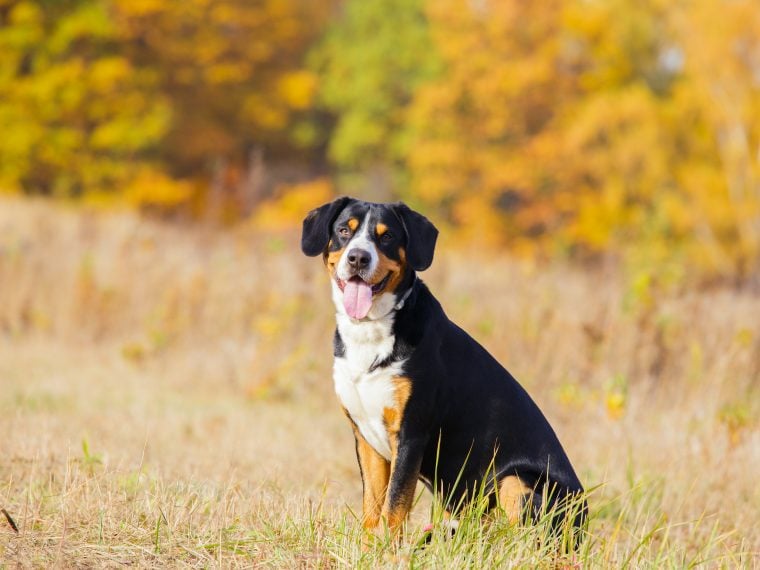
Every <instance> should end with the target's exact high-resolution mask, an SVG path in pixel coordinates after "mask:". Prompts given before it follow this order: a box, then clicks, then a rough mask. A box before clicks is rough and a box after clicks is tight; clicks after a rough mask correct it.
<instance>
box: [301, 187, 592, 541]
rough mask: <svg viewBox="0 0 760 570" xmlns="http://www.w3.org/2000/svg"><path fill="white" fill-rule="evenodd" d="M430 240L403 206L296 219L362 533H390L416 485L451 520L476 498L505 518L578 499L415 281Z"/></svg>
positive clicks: (345, 202)
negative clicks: (345, 436)
mask: <svg viewBox="0 0 760 570" xmlns="http://www.w3.org/2000/svg"><path fill="white" fill-rule="evenodd" d="M437 236H438V230H437V229H436V228H435V227H434V226H433V224H432V223H430V221H429V220H427V218H425V217H424V216H422V215H420V214H418V213H417V212H414V211H412V210H410V209H409V208H408V207H407V206H406V205H404V204H403V203H396V204H374V203H369V202H363V201H359V200H355V199H352V198H339V199H337V200H335V201H334V202H331V203H329V204H325V205H324V206H322V207H320V208H317V209H316V210H313V211H311V212H309V214H308V215H307V216H306V219H305V220H304V222H303V235H302V238H301V248H302V250H303V252H304V253H305V254H306V255H309V256H316V255H322V257H323V259H324V262H325V265H326V266H327V269H328V271H329V272H330V276H331V277H332V279H331V283H332V297H333V301H334V302H335V307H336V318H337V328H336V330H335V339H334V352H335V364H334V369H333V378H334V381H335V391H336V393H337V394H338V397H339V398H340V401H341V404H342V405H343V408H344V410H345V413H346V415H347V416H348V418H349V419H350V420H351V425H352V426H353V430H354V435H355V437H356V454H357V457H358V460H359V467H360V469H361V475H362V483H363V486H364V500H363V510H364V516H363V523H364V526H365V527H366V528H368V529H378V528H383V526H382V525H384V524H387V526H388V527H389V528H390V529H391V530H393V531H395V530H397V529H398V528H399V527H400V526H401V525H402V523H403V522H404V520H405V518H406V515H407V513H408V512H409V509H410V507H411V505H412V500H413V496H414V490H415V486H416V483H417V480H418V479H419V480H422V481H423V482H424V483H425V484H426V485H427V486H428V487H429V488H431V490H432V488H433V487H435V489H436V490H437V491H438V492H440V494H441V497H442V498H443V499H444V500H445V501H447V504H446V505H445V506H446V508H447V509H449V510H454V509H456V508H457V506H458V505H460V504H462V503H463V502H465V501H466V500H467V499H468V498H472V497H473V496H474V494H475V493H477V492H478V490H479V489H480V492H482V489H486V491H487V493H488V495H489V497H490V498H491V500H492V502H493V504H494V505H499V506H500V507H501V508H503V509H505V510H506V512H507V514H508V516H509V517H510V519H512V520H518V519H520V518H521V517H522V515H523V514H524V511H525V505H527V504H530V505H532V509H533V513H536V512H538V511H539V510H540V507H541V504H542V500H543V501H545V500H546V498H548V502H547V504H546V505H544V506H551V505H556V504H558V503H559V502H560V501H565V500H566V499H567V498H568V497H571V496H574V495H576V494H578V493H580V492H582V491H583V488H582V487H581V484H580V482H579V481H578V477H577V476H576V475H575V472H574V471H573V467H572V466H571V464H570V461H569V460H568V458H567V455H566V454H565V451H564V450H563V449H562V445H560V442H559V440H558V439H557V436H556V435H555V433H554V431H553V430H552V428H551V426H550V425H549V423H548V422H547V420H546V418H545V417H544V416H543V414H542V413H541V411H540V410H539V409H538V407H537V406H536V404H535V403H534V402H533V400H531V398H530V396H528V394H527V393H526V392H525V390H524V389H523V388H522V387H521V386H520V384H518V383H517V381H516V380H515V379H514V378H513V377H512V376H511V375H510V374H509V372H507V371H506V370H505V369H504V368H503V367H502V366H501V365H500V364H499V363H498V362H497V361H496V360H495V359H494V358H493V357H492V356H491V355H490V354H489V353H488V352H487V351H486V350H485V349H484V348H483V347H482V346H480V345H479V344H478V343H477V342H476V341H475V340H473V339H472V338H471V337H470V336H469V335H468V334H467V333H466V332H464V331H463V330H462V329H460V328H459V327H458V326H457V325H455V324H454V323H453V322H451V321H450V320H449V319H448V318H447V317H446V314H445V313H444V312H443V309H442V308H441V305H440V304H439V303H438V301H437V300H436V299H435V297H433V295H432V293H430V290H429V289H428V288H427V287H426V286H425V284H424V283H423V282H422V281H420V279H419V278H418V277H417V271H422V270H424V269H427V268H428V267H429V266H430V264H431V263H432V261H433V251H434V249H435V242H436V238H437ZM465 270H466V268H465ZM581 510H583V509H581ZM583 516H584V514H583V513H582V512H581V513H578V514H576V515H574V519H573V521H572V522H573V523H574V524H575V525H576V526H577V525H579V524H581V522H582V520H583Z"/></svg>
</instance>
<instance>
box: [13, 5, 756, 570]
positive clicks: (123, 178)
mask: <svg viewBox="0 0 760 570" xmlns="http://www.w3.org/2000/svg"><path fill="white" fill-rule="evenodd" d="M341 194H349V195H353V196H357V197H361V198H364V199H368V200H372V201H389V200H398V199H402V200H404V201H406V202H407V203H408V204H409V205H410V206H412V207H413V208H416V209H418V210H419V211H421V212H423V213H424V214H425V215H427V216H428V217H429V218H430V219H431V220H432V221H433V222H434V223H435V224H436V225H437V226H438V227H439V228H440V230H441V238H440V240H439V247H438V249H437V252H436V259H435V262H434V264H433V266H432V267H431V269H430V270H429V271H427V272H425V273H424V274H423V278H424V279H425V280H426V282H427V283H428V284H429V285H430V286H431V289H432V290H433V291H434V293H435V294H436V296H437V297H438V298H439V299H440V300H441V302H442V304H443V306H444V307H445V308H446V311H447V313H448V314H449V315H450V317H451V318H452V319H453V320H455V321H456V322H457V323H458V324H460V325H462V326H463V328H465V329H466V330H467V331H469V332H470V333H471V334H472V335H473V336H474V337H475V338H476V339H477V340H478V341H479V342H481V343H482V344H483V345H484V346H485V347H486V348H487V349H488V350H489V351H490V352H492V353H493V354H494V355H495V356H496V357H497V358H498V359H499V360H500V361H501V362H503V363H505V364H506V365H507V367H508V368H509V369H510V371H511V372H512V373H513V374H514V375H515V376H516V377H517V378H518V379H519V380H520V382H521V383H522V384H523V385H524V386H525V387H526V389H527V390H528V391H529V392H530V393H531V395H532V396H533V397H534V398H535V399H536V401H537V402H538V403H539V405H540V407H541V408H542V409H543V410H544V412H545V413H546V415H547V416H548V417H549V418H550V419H551V422H552V425H553V426H554V427H555V429H556V431H557V433H558V435H559V437H560V439H561V440H562V442H563V444H564V446H565V447H566V449H567V451H568V454H569V456H570V457H571V459H572V461H573V463H574V465H575V466H576V468H577V470H578V473H579V476H580V477H581V480H582V481H583V483H584V484H585V485H586V486H587V487H595V486H597V485H601V490H599V491H597V494H596V495H595V496H593V497H592V509H591V510H592V513H593V517H595V518H593V520H592V533H593V534H594V536H595V537H596V538H595V541H596V542H594V547H593V549H594V552H595V553H598V554H599V556H600V558H599V560H603V562H599V563H598V564H597V565H599V566H600V567H610V566H616V565H621V566H627V565H633V566H634V567H636V566H637V564H640V565H641V567H663V566H668V564H666V563H664V562H663V561H662V558H658V557H660V556H661V555H662V553H667V555H668V556H670V555H672V564H671V565H672V566H675V567H681V566H684V565H689V564H691V562H688V561H694V564H695V565H696V564H697V563H698V562H699V561H700V560H702V558H703V557H706V558H705V559H706V560H717V559H718V557H721V556H727V557H728V558H726V560H728V561H732V564H730V565H729V566H732V567H733V566H736V567H740V566H741V565H742V563H744V564H746V563H747V558H746V552H755V553H757V552H760V543H758V541H759V540H760V537H759V536H758V535H757V533H756V532H755V533H753V532H752V530H751V529H752V528H757V527H758V524H760V523H759V522H758V509H757V505H758V504H760V487H758V485H757V481H756V474H757V473H758V472H759V471H760V2H758V1H757V0H677V1H670V0H546V1H543V2H526V1H524V0H320V1H315V0H0V432H1V433H3V434H7V436H4V437H2V438H0V458H1V459H0V507H3V508H6V509H7V510H8V512H9V513H10V514H11V515H12V516H13V517H15V518H16V521H17V522H18V523H19V524H18V526H19V528H20V529H22V532H21V534H20V538H19V542H9V541H6V542H3V541H2V540H0V565H1V563H2V560H3V556H4V554H3V552H4V551H3V549H4V548H6V545H7V549H8V550H6V551H5V556H6V557H7V556H11V555H10V554H8V553H9V552H10V553H15V554H13V556H14V557H15V558H7V559H10V560H13V559H15V560H16V561H17V562H19V563H21V564H22V565H29V564H32V565H35V564H37V565H39V564H42V565H53V564H54V563H56V561H57V562H58V564H59V565H63V566H75V565H82V563H83V562H82V560H83V559H82V558H81V556H82V552H84V550H83V549H82V546H86V547H87V548H86V552H88V553H89V554H88V556H93V557H96V558H93V559H92V560H90V562H92V565H95V564H96V563H97V562H98V561H101V562H102V561H107V560H111V558H109V557H111V556H114V552H116V551H117V550H114V549H112V548H111V546H112V545H118V546H119V548H120V549H122V550H118V551H119V552H126V553H128V556H127V559H128V560H132V561H134V560H142V561H143V562H144V564H145V565H146V566H151V565H155V564H157V563H158V562H156V561H160V562H165V563H166V564H165V565H172V562H173V561H176V560H180V561H182V560H185V561H187V560H194V561H196V562H197V563H198V565H199V566H204V567H206V566H208V565H213V564H211V562H209V560H208V559H207V555H205V554H202V553H207V554H208V556H212V558H211V561H212V562H213V561H214V560H219V561H220V564H221V560H222V556H229V557H231V558H234V559H235V560H238V561H239V562H240V565H241V566H242V567H250V565H251V562H252V561H253V562H255V563H259V562H262V561H267V560H269V561H271V560H273V558H271V557H284V559H286V560H289V562H288V564H284V563H283V564H282V566H283V567H290V568H293V567H302V564H301V562H299V560H300V559H298V558H297V557H298V556H300V555H301V554H302V553H304V552H305V553H307V555H308V556H312V555H314V556H324V558H325V560H326V561H327V562H326V563H325V565H324V566H323V567H327V566H336V565H339V564H338V563H339V562H340V561H341V560H343V562H340V563H341V564H346V565H348V566H352V564H351V563H346V562H345V560H352V561H354V562H355V561H358V560H359V558H360V556H361V554H360V553H358V552H354V551H350V552H351V554H350V555H349V554H346V555H345V557H344V558H340V557H338V558H335V557H333V555H332V554H331V553H330V548H329V547H325V546H324V544H325V543H323V542H321V541H320V540H316V539H313V538H308V537H309V536H311V535H310V534H309V533H304V536H306V537H307V538H303V539H300V542H299V541H298V540H294V541H290V542H287V541H286V542H283V541H282V538H281V537H282V536H290V532H291V531H290V530H288V529H291V527H292V525H293V524H296V526H298V525H302V526H303V528H311V529H313V525H312V526H310V525H311V522H310V521H312V519H315V517H316V518H317V519H318V518H319V517H323V518H324V517H327V519H325V520H327V522H326V523H325V526H324V528H333V527H335V521H341V520H342V521H346V520H347V519H345V518H343V517H346V516H347V514H346V513H348V512H349V511H348V509H347V508H346V506H347V505H348V506H350V507H351V508H353V509H355V511H358V509H359V505H360V502H361V499H360V493H361V485H360V483H359V479H358V471H357V467H356V460H355V454H354V447H353V440H352V434H351V430H350V428H349V426H348V424H347V423H346V422H345V419H344V418H343V416H342V414H341V413H340V411H339V408H338V404H337V402H336V400H335V397H334V394H333V390H332V382H331V371H330V367H331V365H332V358H331V338H332V333H333V329H334V326H335V323H334V316H333V307H332V303H331V302H330V299H329V282H328V277H327V275H326V274H325V271H324V268H323V267H322V266H321V265H322V264H321V263H320V261H319V260H318V259H309V258H306V257H304V256H303V255H302V254H301V252H300V248H299V239H300V226H301V221H302V219H303V217H304V215H305V214H306V213H307V212H308V210H309V209H311V208H313V207H316V206H318V205H321V204H322V203H325V202H327V201H329V200H331V199H332V198H333V197H335V196H338V195H341ZM305 466H308V467H306V468H305ZM727 466H740V468H734V467H730V468H729V467H727ZM728 473H730V475H728ZM306 501H308V503H307V502H306ZM323 502H324V504H325V505H326V507H325V509H328V507H329V508H330V509H333V510H331V511H329V510H325V511H324V513H327V514H324V513H323V514H319V515H318V516H317V515H314V514H313V511H312V505H316V504H318V505H320V506H319V509H320V511H319V512H320V513H322V511H321V509H322V505H323ZM304 505H306V506H304ZM422 511H424V509H422ZM420 512H421V511H418V519H424V518H425V516H426V515H425V513H424V512H422V514H421V515H420V514H419V513H420ZM304 513H306V514H304ZM309 513H311V514H309ZM307 514H308V516H307ZM315 520H316V519H315ZM319 520H322V519H319ZM93 521H99V524H93ZM157 521H158V522H157ZM273 521H275V522H273ZM277 521H279V522H277ZM293 521H295V523H294V522H293ZM299 521H300V522H299ZM320 524H321V523H320ZM272 525H274V526H272ZM278 525H280V526H278ZM669 525H670V526H669ZM9 528H10V527H8V526H7V525H5V524H4V523H3V521H2V519H0V537H2V536H5V535H3V533H5V532H6V531H7V532H8V533H9V535H8V536H10V533H11V532H12V531H10V530H8V529H9ZM272 528H274V529H275V530H274V531H272V532H274V534H273V535H272V536H273V537H271V538H267V540H260V536H259V534H256V533H261V532H264V530H266V529H272ZM320 528H322V527H320ZM24 529H27V531H28V532H26V534H24ZM167 529H168V530H167ZM262 529H264V530H262ZM278 529H284V530H278ZM621 529H623V530H622V531H621ZM662 529H665V531H664V534H663V533H660V531H661V530H662ZM167 532H168V533H169V534H166V536H165V535H164V533H167ZM309 532H312V531H309ZM658 533H660V534H658ZM341 536H342V535H341ZM346 536H348V535H346ZM64 537H65V538H66V540H64ZM220 537H228V538H224V539H222V538H220ZM252 537H253V538H252ZM257 537H259V538H257ZM637 537H645V538H644V539H641V540H643V541H644V542H646V541H649V537H655V538H654V539H652V541H651V542H646V544H644V545H643V547H642V544H643V543H642V542H640V538H637ZM159 539H162V540H168V541H169V542H165V543H162V545H159ZM227 540H229V542H225V541H227ZM334 540H335V541H336V542H340V541H344V542H346V543H347V544H353V542H352V541H351V540H350V537H349V538H345V537H344V538H335V539H334ZM24 541H26V542H24ZM246 541H248V542H246ZM329 543H330V540H328V541H327V544H329ZM14 545H15V546H14ZM240 545H243V546H240ZM246 545H249V546H246ZM251 545H255V546H251ZM320 545H321V546H320ZM159 547H160V548H159ZM351 548H353V546H351ZM531 548H532V547H531ZM159 550H160V554H159ZM529 550H530V548H529ZM199 552H201V554H199ZM188 553H190V554H188ZM314 553H316V554H314ZM196 555H197V558H194V557H195V556H196ZM336 556H337V555H336ZM341 556H343V555H341ZM140 557H142V558H140ZM162 557H163V558H162ZM294 557H295V558H294ZM711 557H712V558H711ZM742 557H744V558H742ZM632 560H633V561H634V562H633V563H632V564H629V563H631V561H632ZM685 561H686V562H685ZM742 561H743V562H742ZM85 563H86V562H85ZM274 565H277V564H274ZM464 565H465V564H462V565H460V566H459V567H461V566H464ZM472 565H473V566H479V564H477V563H473V564H472ZM529 566H535V565H529Z"/></svg>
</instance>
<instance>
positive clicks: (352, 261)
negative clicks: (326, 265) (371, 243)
mask: <svg viewBox="0 0 760 570" xmlns="http://www.w3.org/2000/svg"><path fill="white" fill-rule="evenodd" d="M370 259H371V257H370V255H369V252H368V251H366V250H364V249H359V248H357V247H355V248H354V249H352V250H350V251H349V252H348V265H349V267H351V269H353V270H355V271H359V270H360V269H366V268H367V267H369V262H370Z"/></svg>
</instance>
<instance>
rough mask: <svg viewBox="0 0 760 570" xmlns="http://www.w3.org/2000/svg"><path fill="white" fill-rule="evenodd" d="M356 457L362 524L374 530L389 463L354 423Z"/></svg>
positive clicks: (378, 519) (379, 512)
mask: <svg viewBox="0 0 760 570" xmlns="http://www.w3.org/2000/svg"><path fill="white" fill-rule="evenodd" d="M354 437H355V438H356V458H357V459H358V461H359V470H360V471H361V475H362V525H363V526H364V528H366V529H368V530H374V529H375V528H376V527H377V525H378V523H379V522H380V514H381V510H382V508H383V504H384V503H385V495H386V491H387V489H388V478H389V475H390V470H391V465H390V463H389V462H388V461H387V460H386V459H385V457H383V456H382V455H380V454H379V453H378V452H377V451H375V450H374V449H373V448H372V446H371V445H370V444H369V443H367V440H366V439H364V437H362V434H361V433H360V432H359V429H358V428H357V427H356V425H355V424H354Z"/></svg>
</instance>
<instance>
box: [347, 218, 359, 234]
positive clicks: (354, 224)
mask: <svg viewBox="0 0 760 570" xmlns="http://www.w3.org/2000/svg"><path fill="white" fill-rule="evenodd" d="M348 227H349V228H351V231H352V232H355V231H356V228H358V227H359V220H357V219H356V218H351V219H350V220H348Z"/></svg>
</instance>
